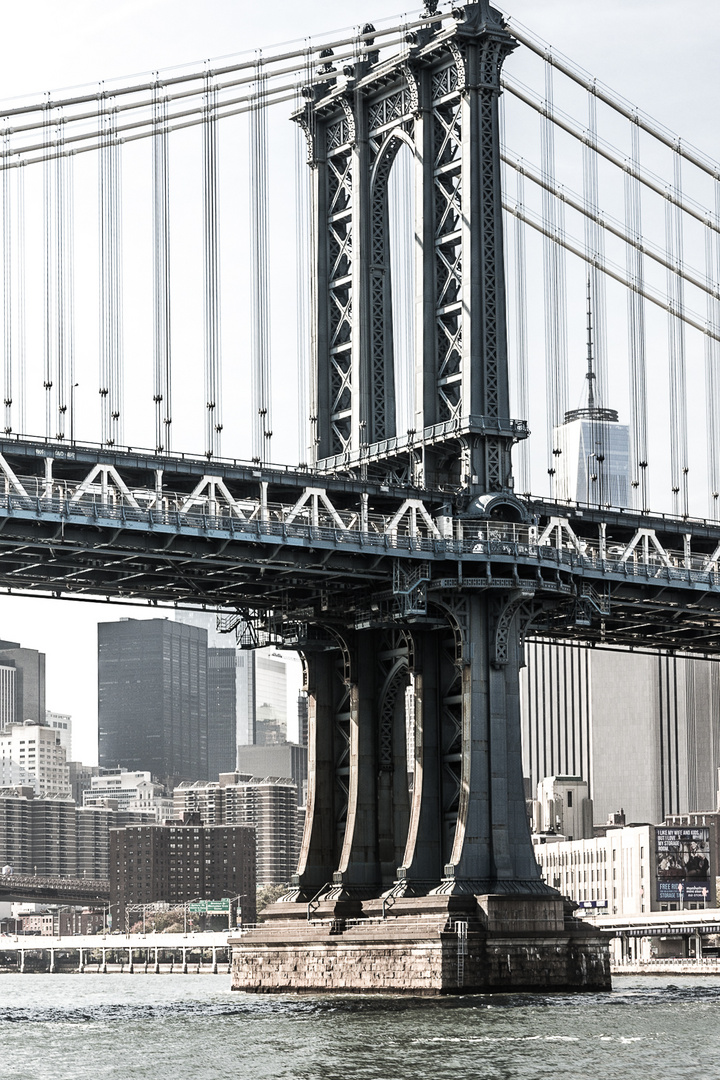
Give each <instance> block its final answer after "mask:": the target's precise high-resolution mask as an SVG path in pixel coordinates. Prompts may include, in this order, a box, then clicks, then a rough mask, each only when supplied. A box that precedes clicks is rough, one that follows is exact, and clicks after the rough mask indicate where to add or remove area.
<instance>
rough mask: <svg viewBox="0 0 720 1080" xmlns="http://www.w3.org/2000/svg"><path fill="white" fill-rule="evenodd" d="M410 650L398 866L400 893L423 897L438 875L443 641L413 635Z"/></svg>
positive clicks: (428, 634)
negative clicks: (409, 727)
mask: <svg viewBox="0 0 720 1080" xmlns="http://www.w3.org/2000/svg"><path fill="white" fill-rule="evenodd" d="M413 641H414V651H415V658H414V663H415V677H414V695H413V697H414V711H415V716H414V747H413V786H412V801H411V804H410V821H409V825H408V831H407V842H406V845H405V852H404V855H403V859H402V865H401V866H400V867H399V868H398V870H397V876H398V879H399V883H400V885H401V887H404V888H402V891H405V892H408V893H410V894H412V893H413V892H417V891H419V892H426V891H427V890H428V889H429V888H431V887H432V886H434V885H436V884H437V883H438V881H439V880H440V878H441V876H442V867H443V858H442V833H441V821H442V816H441V810H440V787H441V776H440V771H441V763H440V758H439V730H440V713H441V702H440V697H439V678H440V675H439V665H440V654H441V646H442V639H441V637H440V635H438V633H437V632H431V631H420V632H413Z"/></svg>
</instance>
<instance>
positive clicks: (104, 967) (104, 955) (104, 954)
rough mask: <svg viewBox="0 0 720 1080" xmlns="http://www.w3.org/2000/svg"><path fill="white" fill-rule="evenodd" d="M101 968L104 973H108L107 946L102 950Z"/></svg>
mask: <svg viewBox="0 0 720 1080" xmlns="http://www.w3.org/2000/svg"><path fill="white" fill-rule="evenodd" d="M100 970H101V972H102V974H103V975H107V949H105V948H103V951H102V967H101V968H100Z"/></svg>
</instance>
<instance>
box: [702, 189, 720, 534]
mask: <svg viewBox="0 0 720 1080" xmlns="http://www.w3.org/2000/svg"><path fill="white" fill-rule="evenodd" d="M714 187H715V214H714V219H715V228H716V229H717V227H718V223H720V180H718V179H716V180H715V184H714ZM705 277H706V280H707V284H708V288H712V289H713V290H714V291H715V292H717V291H718V289H720V237H719V236H718V234H717V232H716V233H715V234H713V231H712V229H709V228H707V227H706V228H705ZM707 321H708V326H709V327H710V329H711V330H712V331H713V333H714V334H718V333H720V301H719V300H718V299H717V298H716V297H715V296H710V294H709V293H708V296H707ZM718 365H720V347H718V342H717V341H716V340H715V338H713V337H711V336H710V335H709V334H706V335H705V397H706V433H707V446H708V487H709V515H710V517H711V518H713V519H714V520H715V521H717V520H718V514H719V512H720V505H719V504H718V499H720V372H719V371H718Z"/></svg>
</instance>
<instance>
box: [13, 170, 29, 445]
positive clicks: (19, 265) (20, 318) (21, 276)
mask: <svg viewBox="0 0 720 1080" xmlns="http://www.w3.org/2000/svg"><path fill="white" fill-rule="evenodd" d="M15 175H16V178H17V219H16V221H17V228H16V242H15V250H16V252H17V262H16V274H17V277H16V281H17V290H16V291H17V318H16V321H15V325H16V329H17V333H16V336H15V341H16V346H17V347H16V356H17V371H18V391H19V393H18V399H19V400H18V406H19V410H18V414H19V424H20V431H21V433H22V434H27V373H26V370H25V359H26V347H25V342H26V338H25V166H24V164H23V165H20V166H19V168H17V169H16V170H15Z"/></svg>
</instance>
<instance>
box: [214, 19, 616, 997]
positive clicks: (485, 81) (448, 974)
mask: <svg viewBox="0 0 720 1080" xmlns="http://www.w3.org/2000/svg"><path fill="white" fill-rule="evenodd" d="M434 6H436V5H434ZM434 6H433V5H429V7H428V12H427V14H428V16H429V18H428V24H427V26H424V27H422V28H420V29H419V30H418V31H417V32H416V33H415V34H414V35H413V37H412V38H411V40H410V41H409V43H408V47H407V49H406V50H405V51H404V52H403V54H402V55H401V56H400V57H396V58H393V59H392V60H389V61H381V60H380V57H379V53H378V51H377V49H376V48H375V47H374V42H373V40H372V37H371V31H372V27H366V28H365V31H366V45H365V54H364V56H363V58H362V59H361V61H360V62H358V63H355V64H354V65H353V66H352V67H350V68H345V69H343V70H342V71H340V70H337V69H336V67H335V65H334V64H333V58H332V56H331V55H328V56H326V57H324V58H323V63H322V65H321V67H320V70H319V73H318V74H320V75H322V76H324V78H323V79H322V80H321V81H320V82H314V83H313V85H312V86H311V87H309V88H308V89H307V91H306V94H305V97H306V104H305V107H304V109H303V110H302V112H301V113H299V114H298V115H297V116H296V118H295V119H296V120H297V122H299V123H300V124H301V125H302V127H303V129H304V130H305V133H306V135H307V142H308V160H309V165H310V168H311V170H312V182H313V185H314V198H313V205H314V208H315V215H314V238H313V250H314V253H315V254H314V275H315V289H314V295H315V296H316V297H317V303H316V309H315V312H314V318H315V325H314V348H315V357H314V359H315V363H314V385H313V396H314V401H315V414H314V417H313V424H314V432H313V438H314V441H313V450H314V462H313V465H314V468H315V470H316V471H317V472H318V473H321V474H326V475H333V476H335V477H347V478H348V480H349V481H351V482H358V481H360V482H362V481H370V480H372V482H373V483H375V484H377V483H379V484H380V485H381V488H382V485H383V484H387V485H391V484H392V485H395V486H398V485H399V486H403V485H404V486H405V487H406V489H407V492H408V497H407V499H406V500H405V503H404V504H403V506H402V507H401V509H400V511H398V515H409V516H411V517H412V516H413V515H425V516H426V517H427V516H428V511H427V509H426V508H425V507H426V505H427V503H428V501H429V502H430V503H433V501H434V504H435V506H436V513H435V514H434V515H433V517H432V520H431V522H430V525H431V527H432V529H433V535H436V536H437V537H438V538H439V539H441V538H442V537H443V536H448V537H449V538H451V537H452V536H453V535H454V533H453V532H452V530H457V529H460V530H462V535H463V536H464V537H465V538H467V537H471V536H473V535H475V536H478V537H479V536H480V535H482V536H484V537H485V542H486V543H487V542H492V540H493V538H494V536H495V533H494V532H493V530H496V534H497V536H498V537H500V538H501V537H502V535H503V530H505V529H507V528H512V526H513V525H517V524H523V523H524V524H525V525H527V524H528V519H527V511H526V509H525V505H524V504H523V503H522V502H521V501H520V500H519V499H517V498H516V497H515V496H514V494H513V479H512V469H511V450H512V447H513V444H514V443H515V442H516V441H517V440H519V439H522V438H523V437H525V435H526V434H527V430H526V425H525V423H524V422H523V421H522V420H513V419H511V418H510V415H509V413H510V407H509V393H508V364H507V348H506V330H505V324H506V319H505V284H504V266H503V234H502V204H501V189H500V140H499V120H498V98H499V94H500V71H501V67H502V64H503V61H504V59H505V58H506V57H507V55H508V54H509V53H510V52H511V50H512V49H513V48H514V45H515V42H514V39H513V38H512V37H511V36H510V35H509V34H508V33H507V31H506V30H505V28H504V25H503V20H502V18H501V16H500V14H499V13H498V12H497V11H496V10H495V9H493V8H492V7H491V6H490V5H489V3H488V0H478V2H476V3H471V4H468V5H467V6H465V7H463V8H461V9H459V10H458V11H457V12H456V13H455V17H454V21H453V23H452V24H451V25H450V26H449V27H446V28H439V24H436V23H434V22H433V20H432V18H430V16H432V15H433V14H434ZM403 146H406V147H408V148H409V150H410V152H411V156H412V162H413V166H412V168H413V185H414V190H415V200H414V203H415V211H414V213H415V221H414V252H415V255H414V262H415V265H414V279H415V282H416V295H415V299H414V355H413V356H412V357H401V358H398V357H396V355H395V349H394V342H393V327H394V318H393V308H392V287H391V286H392V283H391V258H390V240H389V227H388V220H389V210H388V178H389V175H390V171H391V168H392V165H393V161H394V159H395V157H396V155H397V154H398V152H399V151H400V149H401V147H403ZM398 360H401V361H402V362H404V363H410V364H411V365H412V369H413V386H414V394H413V399H414V400H413V412H414V423H413V428H412V429H411V430H409V431H406V432H401V431H398V430H397V423H396V415H397V408H396V393H395V373H396V370H397V367H398V363H397V361H398ZM421 492H422V494H423V500H420V498H419V494H420V493H421ZM363 506H364V512H365V514H367V513H368V511H369V510H370V509H372V508H371V507H368V500H367V496H366V497H365V501H364V504H363ZM481 529H482V532H481ZM448 530H450V531H448ZM392 545H393V533H392V528H391V529H390V530H389V532H388V535H387V546H388V550H390V551H391V550H392ZM482 547H483V544H482V542H481V541H480V540H478V552H479V551H480V548H482ZM387 565H391V566H392V570H391V573H389V572H388V571H386V570H382V571H381V572H380V573H379V575H378V580H377V583H376V586H375V587H374V589H373V590H372V591H370V592H369V593H368V595H367V596H366V598H365V600H364V601H363V602H362V603H357V602H353V604H351V605H350V604H348V602H347V601H346V599H345V597H344V595H343V592H342V591H341V590H340V589H339V590H338V592H337V593H336V594H334V592H333V590H332V588H328V589H327V591H326V592H325V593H324V594H323V596H322V597H321V601H320V603H319V604H317V605H314V606H312V605H311V606H308V607H306V608H305V609H304V610H302V611H301V610H300V609H299V608H298V607H297V605H298V600H297V593H296V592H294V593H293V592H292V585H289V586H288V603H287V610H288V611H289V612H291V613H292V610H293V606H294V607H295V609H296V618H295V621H294V622H292V625H293V626H294V627H295V633H296V638H295V641H294V643H295V644H296V645H297V647H298V648H299V649H300V651H301V652H302V655H303V657H304V663H305V669H306V681H307V689H308V693H309V705H310V715H309V739H310V747H309V781H308V787H309V795H308V806H307V819H306V825H305V833H304V838H303V843H302V850H301V855H300V861H299V866H298V871H297V875H296V877H295V879H294V881H293V883H292V888H291V889H290V891H289V892H288V894H287V895H286V896H285V897H284V898H283V900H282V901H280V902H279V903H277V904H275V905H274V906H273V907H272V908H271V909H270V910H269V911H268V913H267V915H268V917H267V919H266V921H265V923H264V924H263V926H262V927H260V928H258V929H255V930H252V931H250V932H247V933H243V934H241V935H240V936H239V937H238V938H237V939H236V940H235V941H234V967H233V972H234V974H233V985H234V987H235V988H237V989H255V990H283V989H288V988H295V989H302V988H304V989H314V990H319V989H325V990H329V989H343V988H346V989H363V990H369V989H382V990H385V991H387V990H406V991H415V992H422V991H425V992H452V991H456V992H457V991H463V990H464V991H467V990H468V989H487V988H493V987H496V988H502V987H519V986H527V987H532V986H556V987H572V986H578V987H580V986H584V987H605V986H607V985H608V982H609V974H608V972H609V968H608V960H607V947H606V945H605V943H604V941H603V940H602V938H601V936H600V935H597V934H593V933H591V932H588V931H585V930H583V929H581V928H580V925H579V924H578V923H576V922H575V920H573V919H572V918H571V917H569V916H568V914H567V913H566V911H565V909H564V904H563V900H562V898H561V897H560V895H559V894H558V893H557V892H555V891H554V890H552V889H550V888H549V887H548V886H546V885H545V884H544V883H543V881H542V879H541V876H540V871H539V869H538V866H537V863H536V860H535V857H534V853H533V848H532V843H531V838H530V831H529V825H528V819H527V813H526V806H525V792H524V788H523V777H522V767H521V748H520V713H519V710H520V700H519V669H520V665H521V663H522V653H523V637H524V634H525V632H526V630H527V628H528V626H529V625H530V623H531V622H532V621H533V619H535V618H537V617H538V616H540V615H542V614H543V613H544V612H546V611H547V610H549V609H551V608H552V606H553V604H556V603H557V598H558V592H562V588H561V586H560V585H559V583H558V582H557V581H553V582H550V581H546V582H544V583H543V582H541V581H540V580H539V579H537V580H536V578H534V577H532V576H526V577H524V578H522V577H520V576H519V575H518V572H517V568H516V567H513V566H512V565H511V564H508V566H507V568H506V572H505V573H504V574H495V575H494V576H493V577H492V579H491V578H490V577H489V576H487V575H485V573H484V570H481V567H480V564H479V562H476V563H475V565H474V562H473V552H472V549H470V551H469V554H467V555H466V556H463V557H461V558H458V557H457V556H456V555H455V556H452V557H450V556H449V557H448V558H447V559H442V558H439V559H435V560H433V562H432V563H431V562H430V561H429V560H428V559H427V558H426V557H424V556H423V552H422V551H421V550H418V551H415V552H413V551H412V550H407V549H404V550H403V551H402V552H400V551H399V550H398V552H397V558H395V559H390V560H389V561H386V562H384V563H383V566H387ZM291 621H292V620H291ZM286 625H290V623H289V622H288V623H286Z"/></svg>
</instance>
